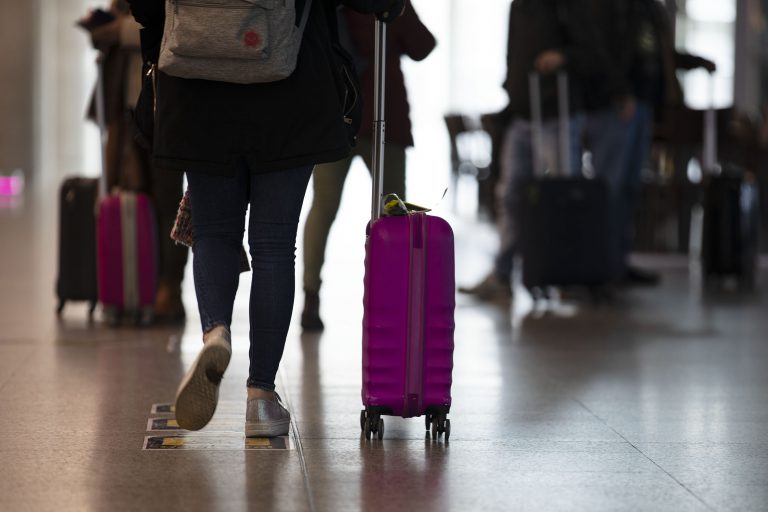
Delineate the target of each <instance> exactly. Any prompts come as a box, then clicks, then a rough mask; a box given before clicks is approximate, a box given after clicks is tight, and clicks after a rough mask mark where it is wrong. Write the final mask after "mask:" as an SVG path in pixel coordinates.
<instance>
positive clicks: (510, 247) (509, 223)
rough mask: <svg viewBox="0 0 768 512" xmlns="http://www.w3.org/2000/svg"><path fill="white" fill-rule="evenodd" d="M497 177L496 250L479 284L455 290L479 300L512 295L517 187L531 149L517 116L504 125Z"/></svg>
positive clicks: (527, 129)
mask: <svg viewBox="0 0 768 512" xmlns="http://www.w3.org/2000/svg"><path fill="white" fill-rule="evenodd" d="M499 167H500V168H501V176H500V177H499V182H498V184H497V186H496V203H497V205H498V206H497V209H498V220H497V228H498V233H499V250H498V252H497V254H496V258H495V260H494V267H493V270H492V271H491V272H490V273H489V274H488V276H487V277H486V278H485V279H484V280H483V281H481V282H480V283H479V284H477V285H475V286H473V287H470V288H464V287H460V288H459V291H460V292H462V293H467V294H470V295H474V296H476V297H477V298H479V299H481V300H509V299H510V298H511V297H512V283H511V281H512V267H513V265H514V258H515V255H516V253H517V245H518V236H519V225H518V219H517V215H518V208H519V199H520V196H519V194H520V187H521V186H522V184H523V183H524V182H525V181H526V180H527V179H529V178H530V177H531V176H532V175H533V148H532V142H531V126H530V122H528V121H526V120H522V119H517V120H515V121H513V122H512V124H510V125H509V127H507V130H506V132H505V135H504V140H503V143H502V147H501V152H500V164H499Z"/></svg>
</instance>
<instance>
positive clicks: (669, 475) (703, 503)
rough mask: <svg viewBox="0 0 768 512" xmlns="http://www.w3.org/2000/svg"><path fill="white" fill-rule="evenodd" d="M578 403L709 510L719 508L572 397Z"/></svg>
mask: <svg viewBox="0 0 768 512" xmlns="http://www.w3.org/2000/svg"><path fill="white" fill-rule="evenodd" d="M572 399H573V400H574V401H575V402H576V403H577V404H579V405H580V406H581V407H583V408H584V409H585V410H586V411H588V412H589V413H590V414H592V415H593V416H594V417H595V418H596V419H597V420H598V421H600V422H601V423H602V424H603V425H605V426H606V427H608V428H609V429H611V430H612V431H613V432H614V433H615V434H616V435H617V436H619V437H621V438H622V439H623V440H624V441H625V442H626V443H627V444H628V445H629V446H631V447H632V448H633V449H634V450H636V451H637V453H639V454H640V455H642V456H643V457H644V458H645V459H647V460H648V461H649V462H650V463H651V464H653V465H654V466H656V467H657V468H658V469H659V470H660V471H662V472H663V473H664V474H665V475H666V476H667V477H668V478H670V479H671V480H672V481H674V482H675V483H676V484H677V485H678V486H680V487H681V488H682V489H684V490H685V491H686V492H687V493H688V494H690V495H691V496H693V497H694V498H695V499H696V500H697V501H698V502H699V503H701V504H702V505H704V507H706V508H707V510H717V509H716V508H715V507H713V506H712V505H710V504H709V503H707V502H706V501H704V499H703V498H701V497H700V496H699V495H698V494H696V493H695V492H693V490H692V489H691V488H689V487H688V486H687V485H685V484H684V483H683V482H681V481H680V480H679V479H678V478H677V477H675V476H674V475H673V474H672V473H670V472H669V471H667V470H666V469H665V468H664V467H662V466H661V464H659V463H658V462H656V461H655V460H654V459H653V458H651V456H649V455H648V454H647V453H645V452H644V451H643V450H641V449H640V448H639V447H638V446H637V445H635V444H634V443H633V442H632V441H630V440H629V439H627V438H626V437H625V436H624V435H623V434H622V433H621V432H619V431H618V430H616V429H615V428H613V427H612V426H611V425H610V424H609V423H608V421H607V420H605V419H604V418H602V417H600V416H599V415H598V414H596V413H595V412H594V411H593V410H592V409H590V408H589V407H587V405H586V404H585V403H583V402H582V401H581V400H579V399H578V398H576V397H573V398H572Z"/></svg>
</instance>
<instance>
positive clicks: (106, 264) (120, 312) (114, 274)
mask: <svg viewBox="0 0 768 512" xmlns="http://www.w3.org/2000/svg"><path fill="white" fill-rule="evenodd" d="M156 230H157V228H156V225H155V214H154V210H153V208H152V204H151V203H150V200H149V197H147V196H146V195H145V194H136V193H132V192H120V193H116V194H111V195H109V196H107V197H106V198H104V199H102V201H101V202H100V204H99V213H98V218H97V228H96V245H97V264H98V283H99V301H100V302H101V304H102V307H103V309H104V314H105V316H106V319H107V321H108V322H109V323H110V324H111V325H116V324H117V323H118V322H119V321H120V319H121V317H125V316H128V317H129V318H131V319H132V320H133V321H134V322H135V323H137V324H147V323H149V322H150V321H151V320H152V310H153V307H154V304H155V292H156V290H157V258H158V253H157V242H156V240H157V231H156Z"/></svg>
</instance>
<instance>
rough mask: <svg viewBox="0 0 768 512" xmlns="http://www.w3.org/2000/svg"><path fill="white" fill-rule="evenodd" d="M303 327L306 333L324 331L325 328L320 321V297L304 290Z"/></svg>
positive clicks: (315, 293)
mask: <svg viewBox="0 0 768 512" xmlns="http://www.w3.org/2000/svg"><path fill="white" fill-rule="evenodd" d="M301 327H302V328H303V329H304V330H305V331H322V330H323V329H324V328H325V325H323V321H322V320H321V319H320V295H319V294H318V293H317V292H310V291H307V290H304V311H302V313H301Z"/></svg>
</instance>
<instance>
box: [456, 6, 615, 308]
mask: <svg viewBox="0 0 768 512" xmlns="http://www.w3.org/2000/svg"><path fill="white" fill-rule="evenodd" d="M592 34H593V29H592V24H591V23H590V20H589V16H588V12H587V11H586V9H585V5H584V2H583V1H582V0H515V1H514V2H513V3H512V6H511V8H510V13H509V35H508V43H507V79H506V82H505V84H504V87H505V89H506V92H507V95H508V96H509V106H508V109H507V110H508V112H509V115H510V117H511V121H510V122H509V124H508V126H507V129H506V133H505V135H504V140H503V143H502V147H501V152H500V155H501V157H500V167H501V176H500V178H499V182H498V185H497V189H496V196H497V197H496V200H497V204H498V212H499V213H498V231H499V238H500V247H499V250H498V252H497V254H496V258H495V262H494V267H493V270H492V271H491V272H490V273H489V274H488V275H487V276H486V277H485V279H483V280H482V281H481V282H480V283H479V284H477V285H475V286H471V287H460V288H459V291H460V292H462V293H467V294H470V295H473V296H475V297H476V298H478V299H481V300H490V301H497V300H499V301H506V300H509V299H510V298H511V297H512V286H511V277H512V267H513V261H514V257H515V255H516V253H517V245H518V219H517V215H518V209H519V206H518V204H519V191H520V188H521V184H522V183H523V182H524V181H525V180H527V179H529V178H530V177H531V176H533V175H534V172H535V173H537V174H540V173H544V172H549V173H552V174H555V173H557V174H561V175H570V174H571V173H574V172H576V171H577V170H578V169H580V162H581V148H580V144H579V136H578V132H577V128H578V127H577V124H576V123H571V137H570V138H571V144H570V155H569V159H570V168H568V169H564V168H563V166H564V165H566V164H565V163H564V162H560V161H559V158H558V153H559V152H558V127H559V123H558V85H557V74H558V73H559V72H561V71H562V72H565V73H567V76H568V82H569V84H570V87H569V96H570V105H571V114H573V113H576V112H579V111H580V110H581V109H582V108H583V101H582V96H583V85H584V83H585V81H586V79H587V77H589V76H592V75H593V74H595V73H596V72H598V70H601V69H604V68H605V67H606V65H605V62H606V61H607V58H606V57H605V56H604V55H603V54H602V50H601V48H600V47H599V46H598V45H597V44H596V41H595V40H594V39H593V35H592ZM533 72H535V73H537V74H538V75H539V76H540V79H539V81H540V84H541V85H540V94H541V109H542V118H543V121H544V122H543V130H542V134H541V138H542V140H541V141H540V143H539V144H537V147H534V145H533V144H532V142H533V141H532V139H533V136H534V133H533V123H532V122H531V119H532V112H531V107H532V106H531V91H530V82H529V77H530V75H531V73H533ZM535 165H538V166H539V168H538V169H534V166H535Z"/></svg>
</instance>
